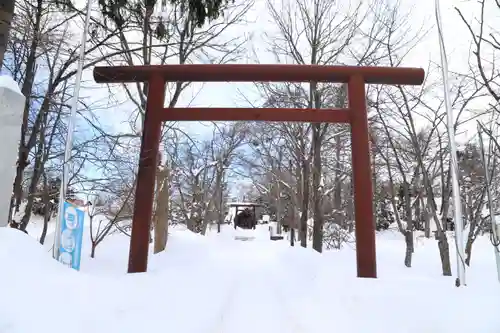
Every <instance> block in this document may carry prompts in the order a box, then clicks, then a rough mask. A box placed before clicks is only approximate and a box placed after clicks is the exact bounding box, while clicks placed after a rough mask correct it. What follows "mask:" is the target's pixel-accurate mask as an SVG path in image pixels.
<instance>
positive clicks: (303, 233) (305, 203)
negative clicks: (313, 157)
mask: <svg viewBox="0 0 500 333" xmlns="http://www.w3.org/2000/svg"><path fill="white" fill-rule="evenodd" d="M301 210H302V212H301V215H300V229H299V236H300V246H302V247H307V218H308V212H309V160H308V159H302V207H301Z"/></svg>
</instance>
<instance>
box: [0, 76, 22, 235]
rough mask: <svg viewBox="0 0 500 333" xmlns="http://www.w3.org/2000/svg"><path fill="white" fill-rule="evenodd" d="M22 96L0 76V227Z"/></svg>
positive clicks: (7, 199)
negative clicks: (0, 157) (0, 158)
mask: <svg viewBox="0 0 500 333" xmlns="http://www.w3.org/2000/svg"><path fill="white" fill-rule="evenodd" d="M24 101H25V99H24V96H23V94H21V91H20V90H19V87H18V85H17V83H16V82H15V81H14V80H13V79H12V78H11V77H9V76H0V139H1V148H0V155H1V156H2V161H1V162H0V227H5V226H6V225H7V223H8V220H9V219H8V214H9V211H10V210H9V205H10V199H11V196H12V183H13V182H14V177H15V174H16V160H17V152H18V148H19V139H20V137H21V122H22V117H23V109H24Z"/></svg>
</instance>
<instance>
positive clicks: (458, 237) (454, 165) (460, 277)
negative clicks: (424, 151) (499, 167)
mask: <svg viewBox="0 0 500 333" xmlns="http://www.w3.org/2000/svg"><path fill="white" fill-rule="evenodd" d="M434 2H435V11H436V23H437V28H438V36H439V49H440V51H441V52H440V53H441V73H442V76H443V88H444V100H445V107H446V116H447V117H446V118H447V125H448V139H449V142H450V143H449V147H450V157H451V164H450V168H451V179H452V189H453V208H454V218H453V221H454V223H455V243H456V251H457V281H456V282H457V283H456V285H457V286H460V285H464V286H465V285H466V284H467V283H466V280H465V251H464V236H463V231H464V230H463V229H464V225H463V222H462V202H461V199H460V188H459V185H458V162H457V146H456V142H455V128H454V127H455V126H454V123H455V121H454V119H453V110H452V107H451V99H450V87H449V82H448V60H447V58H446V50H445V47H444V36H443V27H442V24H441V11H440V8H439V0H435V1H434Z"/></svg>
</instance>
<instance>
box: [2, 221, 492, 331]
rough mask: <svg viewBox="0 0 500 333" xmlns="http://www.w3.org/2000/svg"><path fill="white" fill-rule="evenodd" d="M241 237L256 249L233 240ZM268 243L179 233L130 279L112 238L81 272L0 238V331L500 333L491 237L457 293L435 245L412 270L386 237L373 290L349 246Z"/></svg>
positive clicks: (24, 241) (258, 235) (13, 234)
mask: <svg viewBox="0 0 500 333" xmlns="http://www.w3.org/2000/svg"><path fill="white" fill-rule="evenodd" d="M241 234H245V235H253V237H254V240H253V241H247V242H241V241H235V239H234V236H235V235H241ZM268 235H269V234H268V232H267V227H266V226H259V227H258V228H257V230H255V231H248V230H234V229H233V228H230V227H229V228H228V227H225V228H223V232H222V233H220V234H217V233H210V234H209V235H208V236H206V237H203V236H200V235H196V234H193V233H191V232H189V231H185V230H180V229H176V228H173V229H172V232H171V234H170V236H169V243H168V246H167V249H166V251H165V252H163V253H161V254H158V255H153V254H151V256H150V265H149V268H150V269H149V272H148V273H146V274H132V275H126V274H125V271H126V259H127V256H128V246H129V238H128V237H126V236H124V235H120V234H117V235H112V236H109V237H108V238H106V239H105V241H104V242H103V243H102V244H101V245H100V246H99V248H98V252H97V257H96V259H90V258H89V257H88V255H87V256H85V257H84V258H82V259H83V260H82V271H81V272H75V271H73V270H71V269H68V268H66V267H63V266H62V265H60V264H59V263H57V262H55V261H53V260H52V259H51V257H50V252H47V249H44V247H42V246H40V245H39V244H38V243H37V242H36V240H34V239H32V238H30V237H29V236H27V235H25V234H23V233H21V232H19V231H17V230H13V229H0V262H1V264H2V268H3V269H2V274H1V275H0V295H1V299H2V302H0V314H1V315H0V332H6V333H32V332H33V333H35V332H36V333H45V332H47V333H48V332H50V333H59V332H61V333H62V332H67V331H71V332H72V333H79V332H86V333H88V332H95V333H101V332H102V333H109V332H120V333H128V332H130V333H132V332H134V333H136V332H156V331H172V332H176V333H200V332H203V333H205V332H206V333H255V332H260V333H291V332H310V333H317V332H329V331H331V330H332V327H334V328H335V330H336V331H339V332H342V333H366V332H370V333H373V332H374V333H393V332H394V333H396V332H402V333H403V332H404V333H412V332H415V333H417V332H418V333H422V332H425V333H447V332H450V333H451V332H453V333H461V332H464V333H465V332H481V333H496V332H498V328H499V327H500V317H498V316H497V314H496V312H497V309H499V308H500V298H499V297H498V295H499V291H500V288H499V285H498V282H497V281H496V276H495V266H494V265H495V264H494V258H493V254H492V249H491V246H490V245H489V243H488V239H487V238H479V239H478V240H477V244H475V247H474V253H473V264H472V267H471V268H470V269H469V271H468V277H469V280H468V282H469V286H468V287H466V288H456V287H455V286H454V285H453V278H447V277H442V276H441V274H440V265H439V256H438V253H437V245H436V243H435V242H434V241H433V240H426V239H419V241H418V242H416V250H415V254H414V260H413V267H412V268H410V269H409V268H406V267H404V266H403V256H404V241H403V239H402V238H401V237H398V236H397V235H396V234H388V233H380V234H379V235H378V239H377V246H378V267H379V276H380V278H379V279H377V280H372V279H356V278H354V276H355V274H356V265H355V252H354V250H352V249H350V248H349V247H346V248H345V249H343V250H342V251H338V252H326V253H324V254H322V255H319V254H317V253H315V252H314V251H312V250H311V249H303V248H300V247H294V248H290V247H289V246H288V245H287V243H286V242H283V241H281V242H280V241H278V242H272V241H269V240H268ZM88 245H89V244H84V246H88ZM450 247H451V249H452V250H453V244H452V243H451V244H450ZM84 253H85V252H84ZM452 255H453V254H452ZM452 264H454V262H452Z"/></svg>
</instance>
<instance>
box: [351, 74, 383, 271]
mask: <svg viewBox="0 0 500 333" xmlns="http://www.w3.org/2000/svg"><path fill="white" fill-rule="evenodd" d="M347 94H348V95H347V96H348V101H349V111H350V112H349V116H350V123H351V154H352V177H353V183H354V186H353V189H354V203H355V204H354V219H355V221H356V225H355V229H354V232H355V234H356V262H357V269H358V277H367V278H376V277H377V257H376V256H377V255H376V245H375V237H374V233H375V221H374V217H375V216H374V211H373V186H372V169H371V163H370V162H371V161H370V144H369V142H370V135H369V131H368V112H367V110H366V92H365V81H364V79H363V77H361V76H359V75H356V76H351V77H350V79H349V82H348V85H347Z"/></svg>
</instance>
